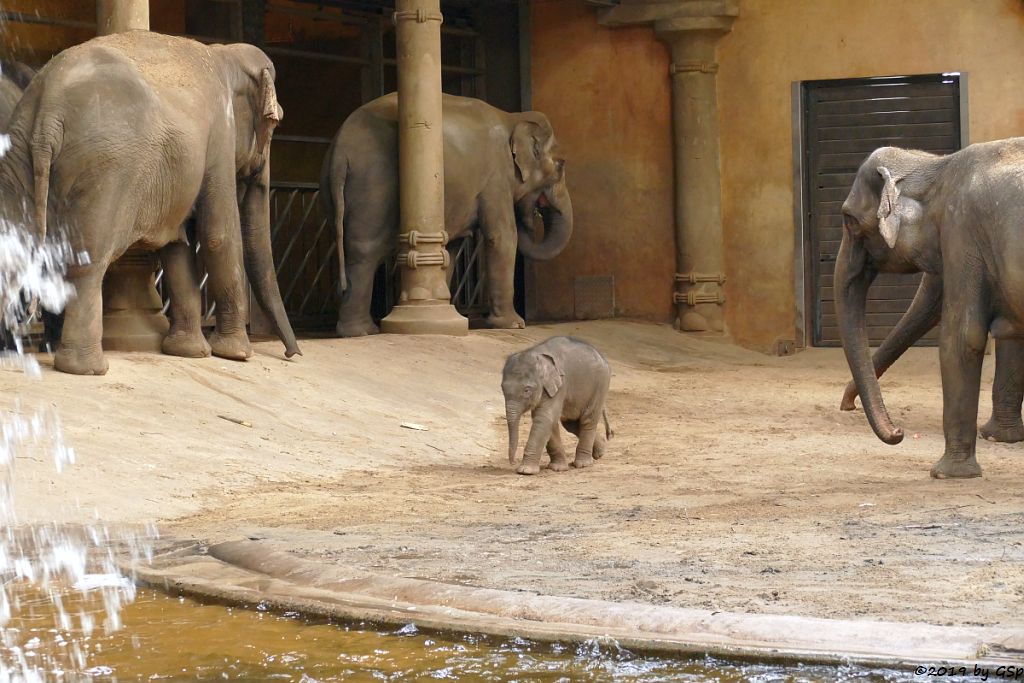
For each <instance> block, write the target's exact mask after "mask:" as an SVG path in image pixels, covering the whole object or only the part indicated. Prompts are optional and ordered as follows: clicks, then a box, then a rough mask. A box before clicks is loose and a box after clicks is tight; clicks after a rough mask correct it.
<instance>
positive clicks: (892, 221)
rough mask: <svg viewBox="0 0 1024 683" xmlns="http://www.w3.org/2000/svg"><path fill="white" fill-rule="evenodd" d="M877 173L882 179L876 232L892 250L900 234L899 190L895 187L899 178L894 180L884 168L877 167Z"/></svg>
mask: <svg viewBox="0 0 1024 683" xmlns="http://www.w3.org/2000/svg"><path fill="white" fill-rule="evenodd" d="M878 173H879V175H881V176H882V178H883V179H884V183H883V185H882V195H881V197H880V198H879V202H878V230H879V232H881V233H882V238H883V239H885V243H886V244H888V245H889V248H890V249H892V248H893V247H895V246H896V238H898V237H899V233H900V222H901V219H902V216H901V215H900V213H901V212H900V188H899V187H897V186H896V183H897V182H899V181H900V180H901V179H900V178H894V177H893V175H892V173H891V172H890V171H889V169H888V168H886V167H885V166H879V167H878Z"/></svg>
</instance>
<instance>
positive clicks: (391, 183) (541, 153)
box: [320, 94, 573, 337]
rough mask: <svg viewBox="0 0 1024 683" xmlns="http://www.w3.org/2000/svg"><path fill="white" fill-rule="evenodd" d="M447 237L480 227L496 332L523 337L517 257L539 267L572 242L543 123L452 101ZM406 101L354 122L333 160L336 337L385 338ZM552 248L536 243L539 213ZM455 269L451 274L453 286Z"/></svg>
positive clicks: (328, 178)
mask: <svg viewBox="0 0 1024 683" xmlns="http://www.w3.org/2000/svg"><path fill="white" fill-rule="evenodd" d="M442 107H443V116H444V126H443V127H444V199H445V201H444V204H445V225H444V229H445V231H446V232H447V233H448V236H449V238H450V239H452V240H454V239H457V238H459V237H462V236H464V235H466V234H467V233H468V232H469V231H470V229H472V227H473V226H474V225H479V226H480V229H481V231H482V233H483V237H484V240H485V249H486V251H485V254H486V262H487V282H488V289H489V293H490V315H489V316H488V318H487V323H488V324H489V325H490V326H491V327H498V328H521V327H524V323H523V319H522V318H521V317H519V315H517V314H516V312H515V310H514V309H513V306H512V298H513V293H514V284H513V279H514V271H515V257H516V248H517V247H518V249H519V251H520V252H521V253H523V254H524V255H525V256H528V257H530V258H534V259H550V258H554V257H555V256H556V255H558V254H559V253H560V252H561V251H562V249H564V248H565V245H566V244H568V242H569V238H570V236H571V235H572V228H573V223H572V202H571V201H570V199H569V192H568V190H567V189H566V186H565V161H564V160H563V159H562V158H561V157H560V156H559V155H558V148H557V145H556V143H555V135H554V132H553V130H552V128H551V124H550V123H549V122H548V119H547V117H546V116H544V115H543V114H540V113H538V112H525V113H522V114H509V113H506V112H503V111H501V110H500V109H495V108H494V107H492V106H490V105H488V104H486V103H484V102H481V101H480V100H475V99H471V98H466V97H456V96H454V95H445V96H444V97H443V100H442ZM397 118H398V98H397V97H396V95H394V94H391V95H385V96H384V97H381V98H378V99H376V100H374V101H372V102H369V103H367V104H364V105H363V106H362V107H360V108H359V109H357V110H356V111H355V112H353V113H352V115H351V116H349V117H348V119H347V120H346V121H345V123H344V124H343V125H342V127H341V129H340V130H339V131H338V134H337V136H335V138H334V141H333V143H332V144H331V148H330V150H329V151H328V153H327V157H326V159H325V160H324V166H323V172H322V173H321V179H320V197H321V199H322V201H323V202H324V209H325V213H326V215H327V216H329V217H330V218H329V220H332V221H333V222H334V226H335V230H336V231H337V235H338V258H339V265H340V271H341V277H340V289H341V294H342V301H341V308H340V310H339V311H338V326H337V332H338V334H339V335H340V336H342V337H355V336H360V335H365V334H374V333H376V332H377V326H376V325H375V324H374V322H373V320H372V319H371V317H370V299H371V297H372V293H373V278H374V273H375V272H376V271H377V267H378V266H379V265H380V264H381V262H382V261H383V260H384V259H385V258H386V257H387V256H388V254H389V253H391V252H392V251H393V250H394V249H395V246H396V245H397V236H398V229H399V207H398V124H397ZM535 211H539V212H540V214H541V216H542V217H543V219H544V240H543V241H542V242H540V243H535V242H534V241H533V239H532V238H531V234H532V229H533V216H534V212H535ZM450 276H451V270H450V268H449V278H450Z"/></svg>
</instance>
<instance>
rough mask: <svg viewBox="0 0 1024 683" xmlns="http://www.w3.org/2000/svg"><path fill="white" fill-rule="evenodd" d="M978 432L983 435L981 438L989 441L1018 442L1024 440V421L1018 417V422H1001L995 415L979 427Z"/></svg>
mask: <svg viewBox="0 0 1024 683" xmlns="http://www.w3.org/2000/svg"><path fill="white" fill-rule="evenodd" d="M978 434H980V435H981V438H983V439H986V440H988V441H998V442H999V443H1017V442H1019V441H1024V423H1022V422H1021V420H1020V418H1017V420H1016V423H1011V424H1000V423H998V422H996V419H995V418H994V417H993V418H992V419H991V420H989V421H988V422H986V423H985V424H984V425H983V426H982V427H981V428H980V429H978Z"/></svg>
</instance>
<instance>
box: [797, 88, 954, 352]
mask: <svg viewBox="0 0 1024 683" xmlns="http://www.w3.org/2000/svg"><path fill="white" fill-rule="evenodd" d="M803 107H804V108H803V117H804V127H803V129H804V142H803V153H804V162H805V168H806V171H805V173H804V176H805V184H806V192H805V193H804V196H805V197H806V199H805V206H804V218H805V226H806V229H807V230H809V232H810V239H809V240H808V243H809V245H810V250H811V252H810V254H808V255H807V262H808V263H810V264H812V266H811V268H812V270H811V273H810V278H811V282H810V283H809V284H810V287H809V289H808V291H809V296H810V297H812V298H813V299H812V301H810V302H809V303H810V310H811V311H812V312H813V321H812V322H813V324H812V329H813V336H812V343H813V344H814V345H815V346H839V344H840V340H839V327H838V321H837V319H836V310H835V295H834V292H833V274H834V272H835V261H836V256H837V255H838V253H839V244H840V241H841V240H842V228H843V218H842V212H841V208H842V204H843V201H844V200H845V199H846V195H847V194H848V193H849V191H850V187H851V185H852V184H853V180H854V178H855V177H856V174H857V169H858V168H859V167H860V164H861V163H862V162H863V161H864V159H865V158H867V156H868V155H869V154H870V153H871V152H872V151H874V150H875V149H877V148H879V147H885V146H890V145H891V146H896V147H907V148H912V149H920V150H924V151H927V152H934V153H937V154H948V153H950V152H954V151H956V150H958V149H960V146H961V130H960V78H959V75H957V74H936V75H929V76H900V77H892V78H870V79H856V80H840V81H816V82H808V83H804V85H803ZM920 281H921V276H920V275H918V274H914V275H897V274H892V273H885V274H881V275H879V276H878V278H877V279H876V280H875V282H874V284H873V285H872V286H871V290H870V291H869V293H868V303H867V318H868V320H867V322H868V336H869V339H870V341H871V343H872V344H878V343H881V341H882V340H883V339H885V337H886V335H887V334H888V333H889V332H890V330H892V328H893V326H894V325H895V324H896V323H897V322H898V321H899V319H900V318H901V317H902V316H903V314H904V313H905V312H906V310H907V308H908V307H909V306H910V302H911V301H912V300H913V298H914V294H915V293H916V291H917V287H918V284H919V283H920ZM936 339H937V330H932V331H931V332H930V333H929V334H928V335H926V336H925V337H924V339H922V341H921V342H920V343H923V344H929V345H934V344H935V342H936Z"/></svg>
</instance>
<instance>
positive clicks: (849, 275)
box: [834, 147, 943, 444]
mask: <svg viewBox="0 0 1024 683" xmlns="http://www.w3.org/2000/svg"><path fill="white" fill-rule="evenodd" d="M942 163H943V157H939V156H936V155H933V154H928V153H926V152H917V151H909V150H902V149H897V148H894V147H883V148H881V149H878V150H875V151H874V152H873V153H872V154H871V156H869V157H868V159H867V160H866V161H865V162H864V163H863V164H861V167H860V169H859V170H858V171H857V177H856V179H855V180H854V183H853V187H852V188H851V190H850V193H849V195H848V196H847V198H846V201H845V202H843V207H842V212H843V239H842V243H841V244H840V247H839V255H838V257H837V258H836V270H835V278H834V286H835V293H836V294H835V301H836V309H837V313H838V314H839V332H840V337H841V338H842V342H843V351H844V352H845V354H846V360H847V362H848V363H849V365H850V371H851V372H852V373H853V379H854V382H855V383H856V385H857V390H858V392H859V393H860V396H861V401H862V402H863V404H864V412H865V414H866V415H867V418H868V421H869V422H870V423H871V427H872V429H873V430H874V432H875V434H876V435H877V436H878V438H879V439H881V440H882V441H884V442H885V443H887V444H898V443H899V442H900V441H902V440H903V430H902V429H901V428H899V427H896V426H895V425H894V424H893V423H892V420H891V418H890V417H889V413H888V411H887V410H886V408H885V403H884V402H883V401H882V392H881V389H880V388H879V385H878V379H877V377H876V375H875V369H874V366H873V365H872V362H871V357H870V354H869V352H868V333H867V314H866V305H867V294H868V287H869V286H870V285H871V283H872V281H873V280H874V279H875V277H876V276H877V274H878V273H879V272H887V273H916V272H921V271H925V272H928V273H938V272H940V270H941V265H942V258H941V252H940V250H939V235H938V230H937V227H936V223H935V221H934V220H932V219H931V217H930V216H929V211H928V206H929V203H930V201H931V200H932V195H933V194H934V193H935V192H936V191H937V190H936V183H935V179H936V177H937V175H938V168H939V166H940V165H941V164H942ZM938 291H941V290H938Z"/></svg>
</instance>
